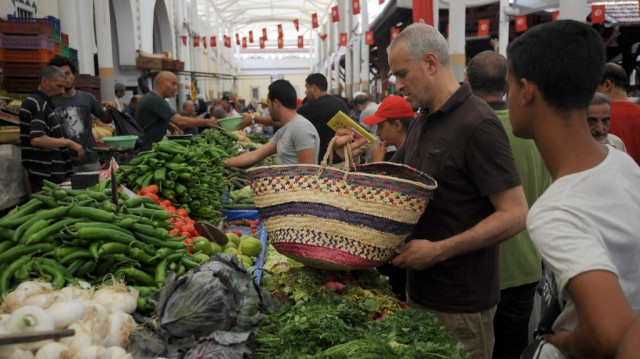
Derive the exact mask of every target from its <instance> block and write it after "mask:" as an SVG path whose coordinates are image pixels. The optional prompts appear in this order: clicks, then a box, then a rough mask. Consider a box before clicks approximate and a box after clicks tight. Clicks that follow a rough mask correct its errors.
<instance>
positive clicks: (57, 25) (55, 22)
mask: <svg viewBox="0 0 640 359" xmlns="http://www.w3.org/2000/svg"><path fill="white" fill-rule="evenodd" d="M45 19H47V21H49V22H50V23H51V24H53V29H54V30H56V31H58V32H60V19H58V18H57V17H55V16H46V17H45Z"/></svg>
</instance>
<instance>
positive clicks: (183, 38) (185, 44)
mask: <svg viewBox="0 0 640 359" xmlns="http://www.w3.org/2000/svg"><path fill="white" fill-rule="evenodd" d="M182 45H184V46H187V37H186V36H182Z"/></svg>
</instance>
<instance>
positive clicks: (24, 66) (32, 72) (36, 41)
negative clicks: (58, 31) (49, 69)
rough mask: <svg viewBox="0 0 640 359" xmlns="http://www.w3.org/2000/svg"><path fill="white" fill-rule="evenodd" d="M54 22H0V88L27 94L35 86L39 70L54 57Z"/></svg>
mask: <svg viewBox="0 0 640 359" xmlns="http://www.w3.org/2000/svg"><path fill="white" fill-rule="evenodd" d="M53 35H54V23H53V22H52V21H50V20H48V19H31V18H15V17H13V16H9V20H3V19H0V66H1V67H2V77H3V81H2V88H3V89H4V90H5V91H7V92H10V93H11V92H17V93H29V92H32V91H33V90H35V89H36V88H37V87H38V75H39V74H40V70H41V69H42V68H43V67H44V66H46V64H47V62H49V60H51V59H52V58H53V56H54V50H55V43H54V41H53Z"/></svg>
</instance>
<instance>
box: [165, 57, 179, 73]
mask: <svg viewBox="0 0 640 359" xmlns="http://www.w3.org/2000/svg"><path fill="white" fill-rule="evenodd" d="M162 69H163V70H170V71H171V70H177V67H176V63H175V61H173V60H165V59H162Z"/></svg>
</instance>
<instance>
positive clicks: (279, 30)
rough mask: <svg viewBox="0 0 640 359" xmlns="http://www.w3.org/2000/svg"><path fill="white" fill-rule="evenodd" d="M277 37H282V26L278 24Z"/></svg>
mask: <svg viewBox="0 0 640 359" xmlns="http://www.w3.org/2000/svg"><path fill="white" fill-rule="evenodd" d="M278 37H282V24H278Z"/></svg>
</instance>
